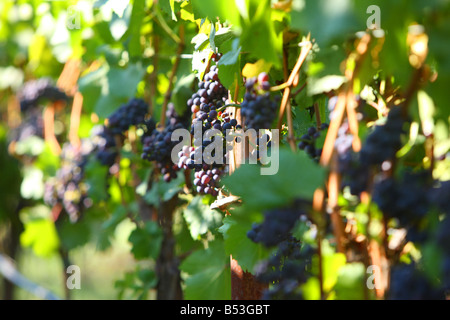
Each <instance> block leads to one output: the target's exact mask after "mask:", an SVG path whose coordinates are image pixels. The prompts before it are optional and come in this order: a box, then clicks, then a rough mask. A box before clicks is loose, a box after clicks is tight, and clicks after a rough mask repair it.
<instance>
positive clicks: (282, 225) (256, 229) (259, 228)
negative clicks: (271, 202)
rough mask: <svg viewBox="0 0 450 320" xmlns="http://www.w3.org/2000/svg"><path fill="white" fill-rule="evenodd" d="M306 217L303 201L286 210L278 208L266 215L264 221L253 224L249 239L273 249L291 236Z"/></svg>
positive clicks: (248, 233)
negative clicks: (298, 222) (295, 227)
mask: <svg viewBox="0 0 450 320" xmlns="http://www.w3.org/2000/svg"><path fill="white" fill-rule="evenodd" d="M302 215H305V211H304V209H303V205H302V202H301V201H296V202H295V203H294V205H292V206H289V207H286V208H276V209H272V210H268V211H266V212H265V213H264V221H263V222H262V223H260V224H253V226H252V229H251V230H249V231H248V232H247V237H248V238H249V239H250V240H252V241H253V242H256V243H261V244H263V245H264V246H266V247H273V246H276V245H278V244H279V243H280V242H282V241H283V240H285V239H286V237H288V236H289V234H290V231H291V230H292V228H293V227H294V225H295V224H296V222H297V221H299V220H300V218H301V216H302Z"/></svg>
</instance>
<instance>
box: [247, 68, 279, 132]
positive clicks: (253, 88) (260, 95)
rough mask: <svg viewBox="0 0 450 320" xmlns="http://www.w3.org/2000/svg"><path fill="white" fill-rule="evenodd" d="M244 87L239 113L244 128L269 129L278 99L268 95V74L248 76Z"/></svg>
mask: <svg viewBox="0 0 450 320" xmlns="http://www.w3.org/2000/svg"><path fill="white" fill-rule="evenodd" d="M245 88H246V92H245V95H244V100H243V101H242V104H241V115H242V117H244V124H245V126H246V128H247V129H254V130H257V131H259V130H261V129H270V128H271V127H272V123H273V120H274V119H275V116H276V113H277V108H278V101H277V99H276V98H275V99H273V98H272V97H271V96H270V93H269V90H270V84H269V76H268V75H267V73H265V72H263V73H260V74H259V75H258V77H254V78H249V79H247V81H246V83H245Z"/></svg>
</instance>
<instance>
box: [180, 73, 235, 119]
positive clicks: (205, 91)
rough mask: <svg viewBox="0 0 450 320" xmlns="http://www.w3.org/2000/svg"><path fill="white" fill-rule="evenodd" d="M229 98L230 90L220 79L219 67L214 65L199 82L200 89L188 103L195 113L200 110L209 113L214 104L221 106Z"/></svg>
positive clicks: (217, 107) (217, 106)
mask: <svg viewBox="0 0 450 320" xmlns="http://www.w3.org/2000/svg"><path fill="white" fill-rule="evenodd" d="M227 98H228V90H227V89H226V88H225V87H224V86H223V85H222V83H221V82H220V80H219V69H218V68H217V66H215V65H213V66H211V68H210V70H209V72H208V73H206V74H205V76H204V78H203V81H201V82H200V83H199V84H198V91H197V92H195V93H194V94H193V95H192V96H191V98H190V99H189V100H188V101H187V105H188V107H189V108H191V111H192V113H193V114H198V112H200V111H201V112H204V113H206V114H207V113H208V112H210V111H211V107H213V106H214V107H215V109H219V108H221V107H222V106H223V105H224V103H225V102H226V100H227ZM215 109H214V110H215Z"/></svg>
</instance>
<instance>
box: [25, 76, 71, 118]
mask: <svg viewBox="0 0 450 320" xmlns="http://www.w3.org/2000/svg"><path fill="white" fill-rule="evenodd" d="M18 98H19V100H20V109H21V111H22V112H27V111H28V110H30V109H33V108H36V107H37V106H38V105H39V103H41V102H42V101H46V100H47V101H52V102H56V101H68V100H69V97H68V96H67V95H66V93H65V92H63V91H61V90H60V89H58V88H57V87H56V86H55V85H54V84H53V82H52V80H51V79H48V78H41V79H37V80H32V81H28V82H26V83H25V85H24V86H23V88H22V90H21V91H20V92H19V94H18Z"/></svg>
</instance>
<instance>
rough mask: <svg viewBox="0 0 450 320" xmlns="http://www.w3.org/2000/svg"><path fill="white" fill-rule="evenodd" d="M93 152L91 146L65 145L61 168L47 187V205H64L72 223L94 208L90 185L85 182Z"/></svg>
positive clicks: (45, 197)
mask: <svg viewBox="0 0 450 320" xmlns="http://www.w3.org/2000/svg"><path fill="white" fill-rule="evenodd" d="M91 152H92V149H91V146H90V145H89V144H88V145H86V144H85V145H82V146H81V148H80V149H77V148H75V147H73V146H72V145H71V144H65V145H64V146H63V150H62V153H61V168H60V169H59V170H58V171H57V173H56V176H55V177H54V178H51V179H49V180H48V181H47V182H46V185H45V191H44V201H45V203H46V204H48V205H50V206H52V207H53V206H55V205H57V204H60V205H62V207H63V208H64V210H65V212H67V214H68V215H69V218H70V220H71V221H72V222H75V221H77V220H78V219H79V218H80V215H81V214H82V213H83V212H84V211H85V210H86V209H87V208H89V207H91V206H92V200H91V199H90V198H89V196H88V185H87V184H86V183H85V182H84V181H83V180H84V171H85V166H86V164H87V156H88V155H89V154H90V153H91Z"/></svg>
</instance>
